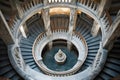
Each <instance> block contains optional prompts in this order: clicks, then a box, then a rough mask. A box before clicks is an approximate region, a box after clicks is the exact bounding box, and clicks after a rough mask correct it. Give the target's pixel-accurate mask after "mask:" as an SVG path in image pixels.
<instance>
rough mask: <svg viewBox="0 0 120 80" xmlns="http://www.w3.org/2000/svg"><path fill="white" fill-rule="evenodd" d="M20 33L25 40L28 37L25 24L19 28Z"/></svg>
mask: <svg viewBox="0 0 120 80" xmlns="http://www.w3.org/2000/svg"><path fill="white" fill-rule="evenodd" d="M20 31H21V33H22V35H23V37H25V38H27V36H28V28H27V26H26V24H25V23H24V24H23V25H22V26H20Z"/></svg>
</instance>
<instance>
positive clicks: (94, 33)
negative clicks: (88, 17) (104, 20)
mask: <svg viewBox="0 0 120 80" xmlns="http://www.w3.org/2000/svg"><path fill="white" fill-rule="evenodd" d="M99 30H100V25H98V23H97V22H96V21H94V22H93V26H92V29H91V34H92V36H94V37H95V36H97V35H98V33H99Z"/></svg>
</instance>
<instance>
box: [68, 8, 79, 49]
mask: <svg viewBox="0 0 120 80" xmlns="http://www.w3.org/2000/svg"><path fill="white" fill-rule="evenodd" d="M76 19H77V11H76V9H73V8H71V10H70V20H69V28H68V34H70V35H72V33H73V31H74V30H75V28H76ZM70 39H71V38H70ZM71 47H72V43H71V42H69V41H67V48H68V49H69V50H71Z"/></svg>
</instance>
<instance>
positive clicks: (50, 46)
mask: <svg viewBox="0 0 120 80" xmlns="http://www.w3.org/2000/svg"><path fill="white" fill-rule="evenodd" d="M48 45H49V50H51V49H52V45H53V42H52V41H51V42H49V43H48Z"/></svg>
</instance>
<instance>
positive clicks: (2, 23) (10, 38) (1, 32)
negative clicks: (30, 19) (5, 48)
mask: <svg viewBox="0 0 120 80" xmlns="http://www.w3.org/2000/svg"><path fill="white" fill-rule="evenodd" d="M0 37H1V38H2V39H3V41H4V42H5V43H6V44H7V45H9V44H13V43H15V38H14V35H13V34H12V32H11V30H10V27H9V25H8V24H7V22H6V20H5V18H4V16H3V14H2V12H1V11H0Z"/></svg>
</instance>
